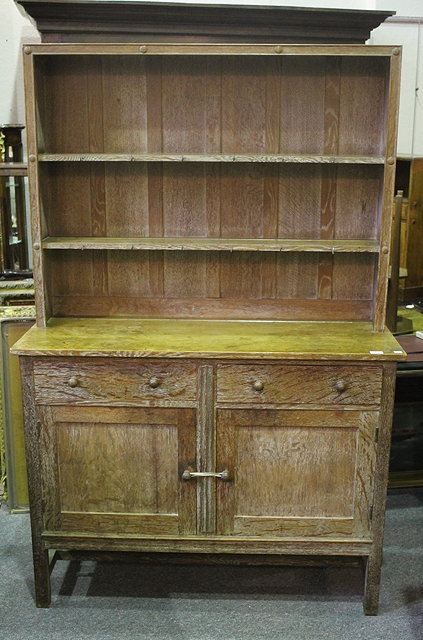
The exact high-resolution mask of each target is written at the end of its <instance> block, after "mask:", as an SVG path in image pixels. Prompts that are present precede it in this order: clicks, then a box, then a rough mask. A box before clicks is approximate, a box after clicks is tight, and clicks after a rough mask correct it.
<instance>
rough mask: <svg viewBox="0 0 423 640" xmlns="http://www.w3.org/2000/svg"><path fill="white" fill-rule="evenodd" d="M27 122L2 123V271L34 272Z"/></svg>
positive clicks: (0, 211)
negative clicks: (28, 202)
mask: <svg viewBox="0 0 423 640" xmlns="http://www.w3.org/2000/svg"><path fill="white" fill-rule="evenodd" d="M23 128H24V126H23V125H19V124H3V125H0V135H1V137H2V147H4V152H3V153H2V154H1V155H0V272H1V274H2V275H3V276H6V277H7V276H8V274H15V273H16V272H18V273H19V274H20V275H26V274H27V275H28V276H31V275H32V274H31V273H30V272H29V271H28V266H29V261H28V239H27V217H26V202H25V176H26V175H27V166H26V163H24V162H23V151H22V137H21V133H22V129H23Z"/></svg>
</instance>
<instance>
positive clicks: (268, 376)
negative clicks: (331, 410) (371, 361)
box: [217, 364, 382, 405]
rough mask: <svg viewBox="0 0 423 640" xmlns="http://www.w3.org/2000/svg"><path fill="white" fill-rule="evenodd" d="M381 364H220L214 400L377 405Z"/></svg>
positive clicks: (257, 402)
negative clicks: (354, 365) (215, 398)
mask: <svg viewBox="0 0 423 640" xmlns="http://www.w3.org/2000/svg"><path fill="white" fill-rule="evenodd" d="M381 387H382V368H381V367H371V366H363V367H361V366H360V367H351V366H340V365H333V366H332V365H331V366H327V365H322V366H320V365H277V364H275V365H251V366H249V365H221V366H219V367H218V370H217V401H218V402H222V403H234V404H242V403H253V404H264V403H288V404H291V403H292V404H297V403H298V404H300V403H302V404H307V403H312V404H330V405H353V404H356V405H378V404H379V402H380V396H381Z"/></svg>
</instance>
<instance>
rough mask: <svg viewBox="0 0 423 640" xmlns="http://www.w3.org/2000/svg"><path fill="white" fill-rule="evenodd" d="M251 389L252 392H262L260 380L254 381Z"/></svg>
mask: <svg viewBox="0 0 423 640" xmlns="http://www.w3.org/2000/svg"><path fill="white" fill-rule="evenodd" d="M253 389H254V391H263V389H264V384H263V383H262V381H261V380H256V381H255V382H253Z"/></svg>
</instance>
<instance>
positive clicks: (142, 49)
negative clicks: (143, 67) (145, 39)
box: [140, 44, 147, 53]
mask: <svg viewBox="0 0 423 640" xmlns="http://www.w3.org/2000/svg"><path fill="white" fill-rule="evenodd" d="M140 52H141V53H146V52H147V47H146V46H145V44H142V45H141V46H140Z"/></svg>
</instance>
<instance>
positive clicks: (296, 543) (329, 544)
mask: <svg viewBox="0 0 423 640" xmlns="http://www.w3.org/2000/svg"><path fill="white" fill-rule="evenodd" d="M43 541H44V544H45V545H46V547H48V548H52V549H63V550H65V549H83V550H95V551H146V552H155V553H201V554H209V553H243V554H248V555H249V554H253V555H254V554H269V553H270V554H272V553H277V554H279V555H285V554H287V555H291V554H297V555H307V556H320V555H329V556H345V555H350V556H367V555H368V553H369V548H370V542H369V541H368V540H362V539H353V538H344V539H343V538H332V539H331V538H328V539H322V540H321V539H316V538H315V537H310V538H291V539H290V538H286V539H284V540H280V539H275V538H273V539H269V540H266V539H263V538H262V539H260V538H248V537H235V536H232V537H231V536H228V537H223V536H222V537H217V536H216V537H209V536H204V537H203V536H202V537H201V538H200V537H189V538H176V537H175V538H170V537H168V536H160V537H159V536H157V537H155V538H151V537H150V538H148V537H142V536H139V535H130V534H127V535H125V536H117V535H113V534H100V533H99V534H98V535H95V534H84V533H79V532H78V533H68V532H60V531H57V532H53V531H51V532H50V531H49V532H46V533H45V534H44V535H43Z"/></svg>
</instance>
